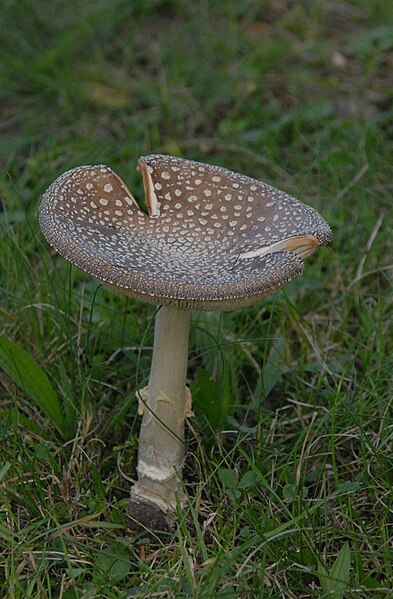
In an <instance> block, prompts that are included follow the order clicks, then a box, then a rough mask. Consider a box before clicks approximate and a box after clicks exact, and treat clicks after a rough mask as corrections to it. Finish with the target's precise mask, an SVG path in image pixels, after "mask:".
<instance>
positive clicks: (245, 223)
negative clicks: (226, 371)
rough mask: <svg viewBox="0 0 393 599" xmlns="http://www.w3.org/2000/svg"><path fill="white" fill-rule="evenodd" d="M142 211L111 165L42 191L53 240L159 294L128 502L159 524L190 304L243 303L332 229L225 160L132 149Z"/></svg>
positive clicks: (181, 399)
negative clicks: (217, 162) (140, 153)
mask: <svg viewBox="0 0 393 599" xmlns="http://www.w3.org/2000/svg"><path fill="white" fill-rule="evenodd" d="M138 165H139V169H140V171H141V173H142V177H143V184H144V189H145V195H146V204H147V208H148V214H145V213H144V212H142V211H141V210H140V208H139V207H138V204H137V202H136V200H135V199H134V197H133V195H132V194H131V192H130V191H129V190H128V189H127V187H126V185H125V184H124V183H123V182H122V181H121V179H120V178H119V177H118V176H117V175H116V174H115V173H114V172H113V171H112V170H111V169H110V168H108V167H107V166H81V167H78V168H74V169H73V170H71V171H68V172H66V173H64V174H63V175H61V176H60V177H59V178H58V179H56V181H55V182H54V183H53V184H52V185H51V186H50V187H49V189H48V190H47V192H46V193H45V195H44V196H43V198H42V203H41V207H40V225H41V228H42V231H43V233H44V235H45V236H46V238H47V240H48V241H49V243H50V244H51V245H52V246H53V247H54V248H55V250H57V251H58V252H59V253H60V254H62V255H63V256H64V257H65V258H67V259H68V260H70V261H71V262H72V263H73V264H75V265H76V266H77V267H78V268H80V269H81V270H83V271H84V272H87V273H89V274H90V275H92V276H93V277H95V278H96V279H98V280H100V281H102V282H104V283H106V284H108V285H110V286H111V287H114V288H116V289H118V290H120V291H122V292H124V293H126V294H128V295H130V296H132V297H135V298H139V299H143V300H146V301H149V302H154V303H155V304H160V305H161V308H160V309H159V311H158V314H157V317H156V325H155V338H154V350H153V359H152V366H151V374H150V379H149V384H148V386H147V387H146V388H145V389H143V390H142V391H140V392H139V393H138V395H139V401H140V407H141V412H142V411H143V420H142V426H141V432H140V439H139V455H138V468H137V470H138V482H137V483H136V484H135V485H134V487H133V489H132V491H131V502H130V507H129V513H130V515H131V517H132V518H135V519H136V520H137V521H139V522H141V523H143V524H144V525H147V526H148V527H149V528H156V529H163V528H165V527H166V526H167V517H168V516H170V513H171V511H173V508H174V507H175V505H176V497H177V495H178V494H179V497H181V490H182V489H181V471H182V466H183V461H184V421H185V418H186V417H187V415H189V414H190V413H191V397H190V393H189V390H188V389H187V387H186V369H187V347H188V334H189V318H190V311H191V310H193V309H202V310H233V309H236V308H239V307H241V306H248V305H250V304H253V303H254V302H256V301H258V300H259V299H261V298H263V297H264V296H266V295H268V294H269V293H272V292H273V291H275V290H276V289H277V288H278V287H280V286H281V285H283V284H284V283H286V282H287V281H289V280H290V279H291V278H293V277H295V276H297V275H299V274H301V272H302V270H303V266H304V263H303V260H304V259H305V258H307V257H308V256H310V255H311V254H312V253H313V252H314V251H315V250H316V249H317V248H318V246H320V245H323V244H326V243H328V242H329V241H330V237H331V231H330V228H329V226H328V225H327V223H326V222H325V221H324V219H323V218H322V217H321V216H320V215H319V214H318V213H317V212H316V211H315V210H313V209H312V208H310V207H308V206H306V205H304V204H302V203H301V202H299V201H298V200H296V199H294V198H292V197H290V196H288V195H286V194H285V193H283V192H282V191H278V190H277V189H274V188H273V187H270V186H269V185H266V184H265V183H262V182H261V181H257V180H254V179H251V178H249V177H246V176H244V175H240V174H237V173H234V172H231V171H228V170H226V169H223V168H219V167H216V166H210V165H207V164H200V163H198V162H192V161H189V160H183V159H180V158H176V157H173V156H163V155H151V156H147V157H144V158H141V159H140V160H139V163H138Z"/></svg>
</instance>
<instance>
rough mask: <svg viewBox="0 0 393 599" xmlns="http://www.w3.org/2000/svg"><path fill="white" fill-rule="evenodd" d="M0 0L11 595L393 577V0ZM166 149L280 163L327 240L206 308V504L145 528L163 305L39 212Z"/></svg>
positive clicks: (4, 548)
mask: <svg viewBox="0 0 393 599" xmlns="http://www.w3.org/2000/svg"><path fill="white" fill-rule="evenodd" d="M81 4H82V6H81ZM0 11H1V12H0V40H1V41H0V44H1V57H2V58H1V64H0V95H1V98H0V99H1V106H2V111H1V112H2V119H1V125H0V127H1V135H0V161H1V163H2V166H3V169H2V175H1V178H0V200H1V203H0V240H1V252H0V287H1V294H0V334H1V335H2V336H3V337H4V338H5V339H6V341H4V340H3V342H2V343H3V345H2V346H1V347H0V364H2V367H3V369H2V370H1V371H0V436H1V446H0V456H1V462H0V483H1V487H0V494H1V500H2V504H1V506H2V507H1V510H0V537H1V543H0V556H1V557H0V595H1V596H3V597H6V598H7V599H8V598H12V599H18V598H23V599H25V598H37V599H38V598H40V599H41V598H45V599H46V598H51V599H52V598H59V599H60V598H61V599H73V598H78V597H85V598H89V599H90V598H96V597H97V598H98V597H100V598H111V599H112V598H116V599H118V598H126V597H127V598H128V597H140V598H144V597H173V598H180V597H195V598H198V599H199V598H210V597H214V596H216V595H220V596H222V597H225V598H228V599H229V598H237V597H240V598H248V597H250V598H251V597H258V598H261V599H262V598H264V599H265V598H277V597H283V598H284V597H285V598H287V597H288V598H295V597H296V598H297V597H315V598H317V597H326V598H327V597H334V598H336V599H339V598H341V597H363V598H370V597H373V598H374V597H375V598H384V597H391V596H392V595H393V575H392V562H393V559H392V558H393V547H392V522H393V519H392V511H393V505H392V492H391V490H392V481H393V472H392V466H393V464H392V443H393V432H392V431H393V429H392V424H391V423H392V400H393V379H392V372H393V358H392V355H393V353H392V349H393V348H392V339H393V335H392V323H393V294H392V269H393V264H392V250H393V242H392V232H393V220H392V211H391V197H392V196H391V194H392V180H393V168H392V117H393V107H392V91H391V87H390V82H389V73H390V72H391V66H392V50H393V45H392V39H393V36H392V31H393V6H392V5H391V4H390V3H388V2H385V1H383V2H382V1H379V0H374V1H373V2H371V1H367V0H356V1H355V0H352V1H347V2H344V1H342V0H337V1H336V2H328V1H323V0H310V2H298V3H293V2H289V1H283V2H281V1H278V0H266V1H264V2H262V1H261V2H257V1H251V0H248V1H245V2H243V3H240V2H236V1H235V0H226V1H225V2H210V1H208V0H205V1H202V0H201V1H198V2H193V3H191V2H186V1H185V0H161V1H160V0H156V1H154V0H145V1H142V0H136V1H135V2H125V1H124V0H115V1H113V2H105V1H104V0H99V1H98V2H84V3H76V2H75V3H74V2H69V3H61V2H59V1H58V0H54V1H52V2H46V1H45V0H40V1H38V2H37V1H35V2H33V1H32V0H18V2H17V1H16V0H7V1H6V2H3V4H2V6H1V8H0ZM153 151H154V152H155V151H160V152H167V153H174V154H179V155H182V156H185V157H188V158H192V159H198V160H202V161H205V162H211V163H214V164H221V165H224V166H226V167H228V168H231V169H233V170H238V171H242V172H245V173H247V174H249V175H251V176H255V177H257V178H260V179H263V180H266V181H268V182H269V183H271V184H273V185H275V186H277V187H279V188H282V189H284V190H286V191H287V192H289V193H292V194H293V195H295V196H297V197H299V198H301V199H304V200H305V201H306V202H307V203H309V204H311V205H312V206H314V207H315V208H316V209H318V210H319V211H320V212H321V213H322V214H323V215H324V216H325V218H326V219H327V220H328V222H329V223H330V224H331V226H332V228H333V233H334V241H333V244H332V245H331V246H330V247H329V248H327V249H324V250H321V251H320V252H319V253H318V255H316V256H315V257H314V258H312V259H311V260H310V261H309V262H308V263H307V265H306V270H305V274H304V276H303V277H301V278H300V279H298V280H296V281H293V282H292V283H290V284H289V285H288V286H287V287H286V288H285V290H284V291H283V292H281V293H279V294H277V295H275V296H274V297H271V298H268V299H266V300H265V301H263V302H261V303H259V304H258V305H256V306H254V307H252V308H248V309H246V310H242V311H237V312H232V313H226V314H221V315H220V314H215V313H195V314H194V315H193V319H192V330H191V351H190V361H189V370H188V377H189V381H190V385H191V387H192V389H193V394H194V397H195V399H196V401H195V406H196V417H195V418H194V419H193V420H191V421H190V424H189V428H188V430H187V450H188V455H187V462H186V466H185V480H186V488H185V490H186V492H187V493H188V495H189V498H190V502H189V506H188V507H187V508H186V509H185V510H184V512H182V511H181V510H179V525H178V527H177V529H176V532H175V534H174V535H172V536H168V537H167V538H164V537H160V538H158V537H157V538H156V539H155V540H149V538H148V537H147V536H146V535H143V534H140V535H139V536H138V535H135V534H131V533H130V532H129V531H128V530H127V528H126V525H125V521H124V513H125V507H126V504H127V500H128V493H129V488H130V480H131V479H132V478H133V477H134V476H135V461H136V450H137V434H138V427H139V417H138V415H137V405H136V401H135V390H136V389H137V388H139V387H141V386H143V385H144V384H145V382H146V380H147V377H148V373H149V365H150V359H151V349H152V333H153V327H152V321H153V318H154V307H151V306H148V305H144V304H142V303H140V302H136V301H133V300H130V299H127V298H126V297H120V296H119V295H117V294H115V293H113V292H111V291H110V290H108V289H106V288H104V287H102V286H100V285H98V284H97V283H96V282H94V281H92V280H90V279H88V278H87V277H85V276H84V275H82V274H81V273H80V272H78V271H76V269H74V268H72V267H70V265H69V264H67V263H66V262H65V260H63V259H62V258H61V257H59V256H56V255H55V254H54V253H53V252H52V251H51V250H50V249H49V247H48V245H47V244H46V242H45V240H44V239H43V237H42V235H41V234H40V231H39V228H38V223H37V209H38V205H39V199H40V196H41V194H42V193H43V191H44V190H45V189H46V187H47V186H48V184H49V183H51V182H52V180H53V179H54V178H55V177H56V176H57V175H58V174H60V173H61V172H62V171H64V170H66V169H68V168H71V167H72V166H75V165H78V164H88V163H97V162H100V163H107V164H109V165H110V166H111V167H112V168H113V169H114V170H116V171H117V172H119V174H120V175H121V176H122V177H123V178H124V179H125V180H126V181H127V182H128V184H129V185H130V187H131V189H133V190H135V192H136V194H137V195H138V194H139V196H140V195H141V192H142V186H141V182H140V179H139V175H138V174H137V173H136V172H135V170H134V167H135V166H136V161H137V158H138V157H139V156H140V155H143V154H146V153H149V152H153ZM7 344H8V345H7ZM11 344H15V346H14V345H11ZM16 346H17V347H16ZM4 348H6V349H4ZM7 348H8V349H7ZM10 348H11V349H10ZM6 351H8V353H5V352H6ZM1 352H3V353H1ZM10 352H11V353H10ZM4 356H6V357H4ZM7 356H8V358H7ZM7 359H8V362H7ZM15 360H16V361H17V366H15ZM21 364H22V366H21ZM40 377H41V379H40ZM38 380H41V382H40V384H39V385H38V384H37V381H38ZM42 381H45V382H42ZM32 387H33V391H32ZM49 389H50V390H49ZM37 394H38V397H39V398H41V399H40V401H41V403H40V402H39V401H38V400H37ZM212 397H218V398H221V399H222V402H223V403H222V407H220V409H219V410H217V409H216V408H214V405H213V407H212V403H211V398H212ZM56 402H58V404H59V405H60V406H61V414H62V415H63V417H64V422H63V421H62V420H59V421H58V426H55V420H54V419H56V418H57V417H58V414H57V412H56V408H53V406H54V405H55V404H56ZM49 403H50V405H51V406H52V412H51V411H50V407H49V408H48V405H49ZM220 405H221V404H220ZM48 409H49V411H48ZM53 410H55V414H54V413H53ZM56 414H57V416H56Z"/></svg>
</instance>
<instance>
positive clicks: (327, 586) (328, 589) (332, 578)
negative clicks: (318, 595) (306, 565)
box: [318, 543, 351, 599]
mask: <svg viewBox="0 0 393 599" xmlns="http://www.w3.org/2000/svg"><path fill="white" fill-rule="evenodd" d="M350 567H351V550H350V549H349V545H348V543H345V545H344V546H343V547H342V548H341V551H340V553H339V554H338V556H337V558H336V561H335V562H334V564H333V566H332V569H331V571H330V574H328V572H327V571H326V569H325V568H324V566H323V565H322V564H319V567H318V575H319V580H320V583H321V587H322V590H323V591H324V592H325V593H328V594H329V595H328V596H329V597H332V598H333V599H343V597H344V593H345V591H346V589H347V586H348V583H349V570H350Z"/></svg>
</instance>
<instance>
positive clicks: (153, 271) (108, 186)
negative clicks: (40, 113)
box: [40, 154, 331, 310]
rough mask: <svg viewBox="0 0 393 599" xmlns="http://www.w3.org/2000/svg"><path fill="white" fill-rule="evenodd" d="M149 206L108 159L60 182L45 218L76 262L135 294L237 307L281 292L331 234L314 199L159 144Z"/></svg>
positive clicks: (146, 163) (148, 171)
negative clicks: (164, 151)
mask: <svg viewBox="0 0 393 599" xmlns="http://www.w3.org/2000/svg"><path fill="white" fill-rule="evenodd" d="M138 167H139V169H140V170H141V172H142V177H143V184H144V189H145V195H146V204H147V207H148V212H149V214H145V213H144V212H142V211H141V210H140V208H139V207H138V204H137V202H136V201H135V199H134V197H133V195H132V194H131V192H130V191H129V190H128V189H127V187H126V185H125V184H124V183H123V181H122V180H121V179H120V178H119V177H118V176H117V175H116V174H115V173H114V172H113V171H112V170H111V169H110V168H109V167H107V166H103V165H99V166H80V167H77V168H74V169H72V170H70V171H68V172H66V173H64V174H63V175H61V176H60V177H59V178H58V179H56V180H55V181H54V183H52V185H51V186H50V187H49V189H48V190H47V191H46V193H45V194H44V196H43V198H42V202H41V206H40V225H41V229H42V231H43V233H44V235H45V237H46V238H47V240H48V242H49V243H50V244H51V245H52V246H53V247H54V249H55V250H56V251H58V252H59V253H60V254H61V255H63V256H64V257H65V258H67V260H70V262H72V263H73V264H75V266H77V267H78V268H80V269H81V270H83V271H84V272H86V273H89V274H90V275H92V276H93V277H95V278H96V279H98V280H100V281H102V282H104V283H106V284H108V285H110V286H112V287H115V288H117V289H119V290H120V291H122V292H124V293H126V294H128V295H130V296H132V297H136V298H140V299H143V300H146V301H150V302H154V303H162V304H175V305H177V306H178V307H179V308H185V309H192V308H199V309H204V310H232V309H235V308H238V307H240V306H246V305H249V304H252V303H254V302H256V301H257V300H259V299H260V298H262V297H264V296H266V295H268V294H270V293H272V292H274V291H275V290H276V289H277V288H279V287H280V286H281V285H283V284H284V283H286V282H287V281H289V280H290V279H291V278H293V277H295V276H297V275H299V274H301V273H302V271H303V266H304V262H303V259H304V258H305V257H307V256H308V255H310V254H311V253H313V251H315V250H316V249H317V248H318V246H319V245H323V244H326V243H328V242H329V241H330V238H331V230H330V228H329V226H328V225H327V223H326V222H325V220H324V219H323V218H322V217H321V216H320V215H319V214H318V213H317V212H316V211H315V210H313V209H312V208H310V207H309V206H306V205H305V204H303V203H301V202H299V201H298V200H296V199H295V198H293V197H291V196H289V195H287V194H285V193H284V192H282V191H279V190H277V189H275V188H274V187H271V186H269V185H267V184H266V183H262V182H261V181H257V180H255V179H251V178H250V177H247V176H244V175H240V174H238V173H234V172H232V171H229V170H227V169H224V168H221V167H217V166H211V165H207V164H202V163H198V162H193V161H190V160H184V159H180V158H177V157H174V156H165V155H158V154H153V155H150V156H146V157H143V158H140V160H139V162H138Z"/></svg>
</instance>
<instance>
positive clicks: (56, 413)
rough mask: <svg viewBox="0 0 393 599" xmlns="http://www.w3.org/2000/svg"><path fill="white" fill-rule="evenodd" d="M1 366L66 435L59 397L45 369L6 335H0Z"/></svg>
mask: <svg viewBox="0 0 393 599" xmlns="http://www.w3.org/2000/svg"><path fill="white" fill-rule="evenodd" d="M0 368H2V369H3V370H4V371H5V372H6V373H7V374H8V376H9V377H10V378H11V379H12V380H13V382H14V383H15V384H16V385H18V387H20V388H21V389H22V390H23V391H24V393H26V395H27V396H28V397H30V399H32V400H33V401H34V402H35V404H36V405H37V406H38V407H39V408H40V409H41V410H42V411H43V412H44V413H45V415H46V416H48V418H50V420H51V421H52V422H53V424H54V425H55V426H56V428H57V429H58V430H59V431H60V432H61V434H62V435H63V436H66V424H65V422H64V417H63V414H62V411H61V406H60V402H59V398H58V396H57V394H56V391H55V390H54V388H53V386H52V384H51V382H50V381H49V379H48V377H47V375H46V374H45V372H44V370H43V369H42V368H41V366H39V364H37V362H36V361H35V360H34V358H32V357H31V356H30V355H29V354H28V353H27V352H26V351H25V350H24V349H22V348H21V347H19V346H18V345H16V344H15V343H13V342H12V341H9V339H6V338H5V337H0Z"/></svg>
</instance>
